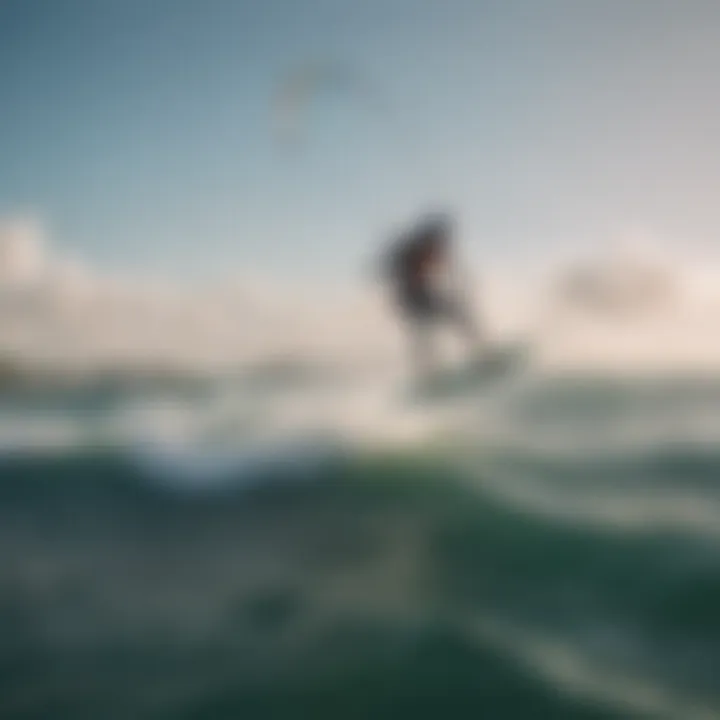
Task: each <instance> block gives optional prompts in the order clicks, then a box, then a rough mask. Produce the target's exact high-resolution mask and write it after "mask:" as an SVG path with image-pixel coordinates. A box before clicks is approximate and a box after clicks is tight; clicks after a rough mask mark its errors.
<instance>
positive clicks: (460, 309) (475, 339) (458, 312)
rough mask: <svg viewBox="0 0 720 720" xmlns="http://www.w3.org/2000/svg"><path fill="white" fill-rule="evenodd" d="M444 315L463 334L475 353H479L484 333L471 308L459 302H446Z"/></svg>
mask: <svg viewBox="0 0 720 720" xmlns="http://www.w3.org/2000/svg"><path fill="white" fill-rule="evenodd" d="M443 315H444V317H445V319H446V320H447V321H449V322H450V323H452V324H453V325H454V326H455V327H456V328H457V329H458V330H459V331H460V333H462V335H463V337H464V338H465V340H466V341H467V342H468V344H469V345H470V346H471V347H472V349H473V351H476V352H479V351H480V350H481V349H482V347H483V345H484V342H483V333H482V332H481V330H480V326H479V323H478V322H477V319H476V318H475V316H474V315H473V314H472V313H471V312H470V308H469V307H468V306H467V305H466V304H465V303H462V302H459V301H457V300H450V299H448V300H446V301H445V302H444V303H443Z"/></svg>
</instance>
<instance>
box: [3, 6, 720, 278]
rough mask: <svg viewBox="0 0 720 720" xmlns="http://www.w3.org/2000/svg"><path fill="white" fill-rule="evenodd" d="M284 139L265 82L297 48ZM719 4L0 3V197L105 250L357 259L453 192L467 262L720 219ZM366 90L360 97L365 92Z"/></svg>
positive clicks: (86, 247)
mask: <svg viewBox="0 0 720 720" xmlns="http://www.w3.org/2000/svg"><path fill="white" fill-rule="evenodd" d="M315 58H319V59H325V58H327V59H328V60H329V61H333V62H338V63H341V64H347V66H349V67H352V68H353V69H354V70H355V71H356V72H357V73H359V74H361V75H362V77H364V78H365V79H366V80H367V82H368V83H369V85H370V86H371V87H373V88H375V89H376V90H377V92H378V94H379V95H380V96H382V98H383V103H382V106H381V107H376V106H374V105H373V104H372V103H371V102H370V101H369V100H368V99H367V98H363V97H361V96H360V94H358V96H356V97H354V98H353V97H346V98H344V99H343V98H340V97H338V98H335V100H334V101H333V102H330V99H329V98H327V97H318V98H317V101H316V102H315V103H314V104H313V106H312V107H311V108H310V109H309V112H308V116H307V121H306V123H305V125H304V130H305V131H306V141H305V143H304V145H303V147H302V148H301V149H300V151H299V152H296V153H293V154H290V155H289V154H288V153H287V152H284V151H283V148H282V147H281V146H280V145H279V144H278V143H277V141H276V138H275V137H274V136H273V133H272V122H271V98H272V96H273V93H274V92H275V91H276V89H277V88H278V86H279V83H280V82H281V80H282V78H283V77H286V76H287V73H288V72H289V70H290V69H291V68H292V67H294V66H298V65H302V64H303V63H305V62H307V61H308V60H310V59H315ZM718 76H720V6H719V5H717V3H716V2H714V0H683V2H677V1H676V0H634V1H633V2H627V1H626V0H582V1H576V0H543V2H538V0H495V2H483V1H482V0H362V1H360V0H354V1H352V2H351V1H349V0H254V1H252V2H249V1H246V0H0V93H1V95H0V97H1V98H2V100H1V103H0V110H1V112H0V214H6V215H9V214H14V213H32V214H36V215H38V216H39V217H40V218H42V219H43V220H45V221H46V222H47V224H48V226H49V229H50V231H51V234H52V236H53V238H54V242H55V243H56V244H59V245H60V246H62V247H66V248H69V249H70V250H71V251H73V252H74V253H76V254H79V255H81V256H83V257H85V258H87V259H89V260H91V261H93V262H95V263H99V264H101V265H104V266H108V267H122V268H143V267H145V268H150V269H151V270H152V271H153V272H163V273H167V274H171V275H172V274H181V275H187V274H190V275H193V274H197V273H217V272H223V273H225V272H233V271H235V270H238V271H243V272H247V271H252V270H253V269H256V268H257V269H261V270H262V271H264V272H278V273H283V274H285V273H291V272H299V273H301V274H304V275H313V276H314V275H327V274H331V273H340V274H341V275H342V276H345V277H347V278H353V277H358V276H359V275H360V274H361V270H360V267H361V264H362V261H363V260H364V259H365V258H366V257H367V256H368V255H369V254H371V253H372V251H373V249H374V247H375V245H376V244H377V243H378V242H379V240H380V237H381V235H382V233H384V232H386V231H388V230H390V229H392V227H393V226H394V225H395V224H396V223H399V222H403V221H404V220H407V219H408V218H409V217H410V216H412V214H413V213H414V212H416V211H420V210H422V209H423V208H428V207H449V208H452V209H454V210H455V211H456V212H457V214H458V218H459V220H460V222H461V229H462V231H463V236H464V239H465V242H466V247H467V252H468V253H470V254H471V255H472V256H473V258H477V259H478V260H480V261H482V260H488V259H495V258H499V257H510V258H522V257H525V258H532V257H535V256H537V255H538V254H542V253H543V252H545V251H547V249H548V248H551V247H553V246H558V245H563V246H568V245H577V246H587V245H591V244H592V243H597V242H601V241H602V239H603V238H605V237H607V236H609V235H612V234H613V233H617V232H622V231H623V230H624V229H625V228H626V227H628V226H633V225H637V224H640V225H643V226H647V227H650V228H651V229H653V230H655V231H656V232H658V233H659V234H661V235H663V236H669V237H672V238H676V239H677V240H678V241H679V242H687V243H698V242H699V243H705V244H713V243H714V242H716V240H715V236H716V233H717V228H718V227H719V226H720V203H719V202H717V199H716V196H717V194H718V190H720V144H719V143H718V140H717V137H718V135H717V133H718V128H719V127H720V100H719V99H718V92H719V91H718V89H717V77H718ZM366 100H367V101H366Z"/></svg>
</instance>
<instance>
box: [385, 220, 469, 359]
mask: <svg viewBox="0 0 720 720" xmlns="http://www.w3.org/2000/svg"><path fill="white" fill-rule="evenodd" d="M447 260H448V257H447V243H446V238H445V237H438V235H437V233H435V234H433V233H430V232H423V230H422V229H421V230H420V231H417V230H416V231H415V232H414V233H411V234H410V235H408V236H407V237H405V238H402V239H401V240H400V241H399V242H397V243H396V244H395V245H394V246H393V247H392V248H391V250H390V254H389V258H388V261H389V262H388V267H387V273H388V276H389V277H388V279H389V281H390V283H391V285H392V288H393V294H394V300H395V302H396V304H397V306H398V309H399V310H400V313H401V315H402V316H403V318H404V319H405V320H406V321H408V323H409V325H410V328H409V329H410V332H411V335H412V337H413V340H414V355H415V360H416V362H419V363H421V364H423V365H426V364H427V363H428V361H429V360H430V356H432V355H433V354H434V351H433V348H432V343H431V342H430V339H429V336H428V331H429V330H430V329H431V328H432V327H434V326H436V325H438V324H444V323H447V324H450V325H455V326H456V327H457V328H458V329H460V330H461V331H462V332H463V334H465V335H466V336H467V337H468V338H469V339H471V340H472V341H473V342H474V343H477V341H478V333H477V330H476V327H475V325H474V322H473V320H472V318H471V316H470V313H469V312H468V308H467V307H466V306H465V304H464V303H462V302H460V301H459V300H458V299H457V298H455V297H453V296H452V295H448V294H447V293H445V292H441V291H439V290H438V289H437V288H435V287H434V284H433V280H432V269H433V266H434V265H435V264H444V263H445V262H446V261H447Z"/></svg>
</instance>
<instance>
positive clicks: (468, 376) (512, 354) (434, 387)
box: [410, 342, 530, 402]
mask: <svg viewBox="0 0 720 720" xmlns="http://www.w3.org/2000/svg"><path fill="white" fill-rule="evenodd" d="M529 356H530V348H529V345H528V344H527V343H520V342H515V343H505V344H497V345H493V346H490V347H488V348H485V349H484V350H483V351H481V352H480V353H479V354H478V355H476V356H474V357H472V358H471V359H469V360H465V361H464V362H462V363H460V364H459V365H455V366H454V367H448V368H443V369H440V370H435V371H433V372H431V373H430V374H428V375H426V376H425V377H423V378H420V379H417V380H415V381H414V382H413V383H411V387H410V397H411V398H412V399H413V400H415V401H421V402H425V401H432V402H435V401H442V400H452V399H453V398H459V397H463V396H466V395H472V394H473V393H474V392H476V391H477V390H480V389H482V388H484V387H486V386H488V385H491V384H493V383H495V382H498V381H500V380H501V379H503V378H506V377H509V376H513V375H516V374H517V373H519V372H521V371H522V370H523V369H524V368H525V367H526V366H527V364H528V362H529Z"/></svg>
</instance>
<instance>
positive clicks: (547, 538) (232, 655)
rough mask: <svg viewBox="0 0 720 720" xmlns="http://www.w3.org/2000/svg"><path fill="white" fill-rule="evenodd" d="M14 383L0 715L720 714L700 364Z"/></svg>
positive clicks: (718, 506)
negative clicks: (424, 394)
mask: <svg viewBox="0 0 720 720" xmlns="http://www.w3.org/2000/svg"><path fill="white" fill-rule="evenodd" d="M399 388H400V385H398V383H397V381H396V380H390V379H385V380H380V379H378V378H374V379H372V380H369V379H368V378H366V377H361V376H358V375H355V374H352V373H350V374H347V375H342V374H339V375H336V376H331V375H330V374H329V373H327V372H326V371H324V370H323V371H319V372H316V373H312V372H307V371H306V369H305V370H303V369H298V368H293V367H292V366H291V365H288V366H285V367H279V368H278V367H274V368H271V369H269V370H268V372H266V373H260V374H258V372H257V371H256V372H255V373H251V374H248V375H244V376H236V377H233V378H230V379H228V378H227V377H226V378H223V379H216V380H210V379H207V378H206V379H204V380H203V381H202V382H187V383H182V382H174V383H169V384H168V383H165V384H163V383H157V384H153V383H152V382H148V383H145V384H144V385H142V387H135V388H134V387H133V386H132V384H127V383H126V384H118V385H113V384H112V383H109V384H106V385H103V386H93V387H89V388H88V387H85V388H82V387H75V388H66V389H48V388H43V389H40V388H32V387H24V388H12V387H10V388H6V389H5V390H4V391H3V396H2V401H1V403H0V717H1V718H3V720H25V719H27V720H30V719H35V718H38V719H40V718H42V719H45V718H48V719H49V720H65V719H67V720H85V719H87V720H114V719H118V720H121V719H122V720H125V719H132V720H155V719H168V720H169V719H172V720H205V719H207V720H224V719H225V718H227V719H233V720H234V719H235V718H242V719H243V720H245V719H246V718H247V719H250V720H254V719H256V718H257V719H258V720H265V719H268V720H271V719H275V718H278V719H279V718H298V717H301V718H332V719H333V720H335V719H336V718H343V719H350V718H363V719H364V718H368V719H370V718H372V719H373V720H375V719H380V718H392V719H393V720H400V719H401V718H413V720H418V719H419V718H453V719H455V718H472V719H473V720H476V719H477V718H491V719H492V720H502V719H504V718H508V719H516V718H517V719H522V720H535V719H537V720H540V719H542V720H552V719H557V720H564V719H567V720H576V719H577V720H584V719H590V718H592V719H593V720H600V719H603V720H604V719H610V718H617V719H620V718H623V719H624V718H658V719H660V718H667V719H674V720H696V719H697V720H700V719H702V720H710V719H711V718H720V449H719V448H720V444H718V441H719V440H720V422H718V408H720V377H719V378H718V379H714V378H713V377H711V376H708V375H706V376H703V377H702V378H701V377H700V376H699V375H698V374H697V373H690V374H687V375H685V376H681V375H678V374H674V375H667V376H663V375H658V374H653V375H652V376H647V377H637V376H633V377H632V378H621V377H618V376H616V375H611V374H606V375H603V374H602V373H601V374H598V373H595V374H593V375H587V376H576V375H575V376H574V375H570V374H567V373H554V374H553V373H545V372H535V371H533V370H532V369H529V370H528V371H527V372H525V373H521V374H518V375H516V376H512V377H510V376H509V377H506V378H505V379H503V380H502V381H498V382H496V383H493V384H491V385H489V386H485V387H483V388H482V390H479V389H478V390H476V391H473V392H468V393H467V394H465V395H464V396H463V398H462V399H461V401H454V402H447V403H438V404H436V405H434V406H433V407H424V406H422V404H421V405H412V404H411V403H408V402H407V396H406V395H404V394H403V393H402V392H400V390H399Z"/></svg>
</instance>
